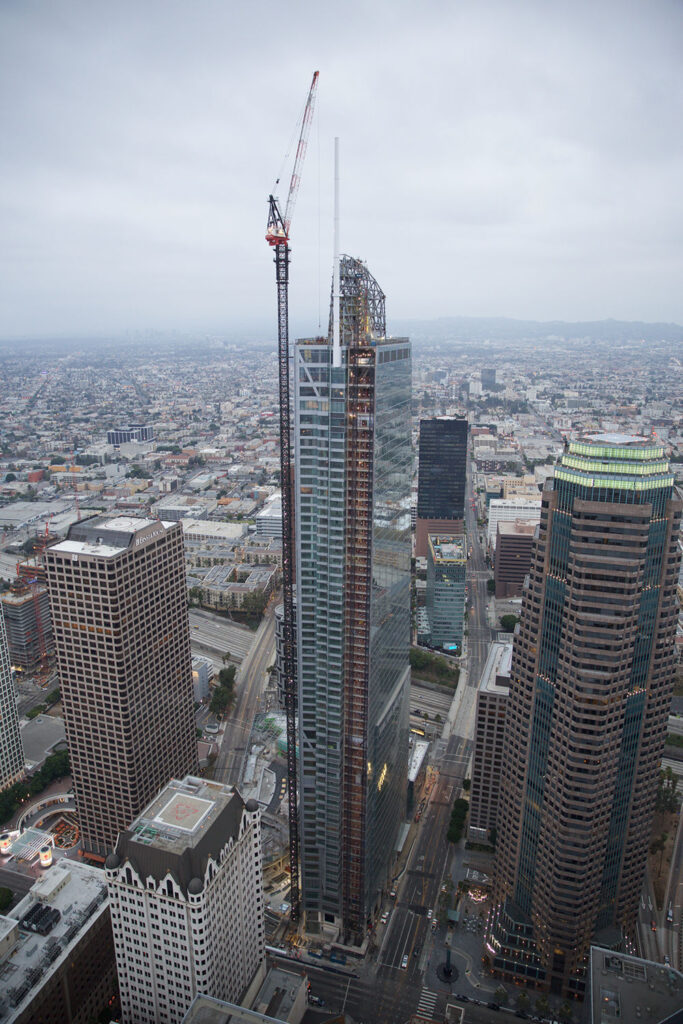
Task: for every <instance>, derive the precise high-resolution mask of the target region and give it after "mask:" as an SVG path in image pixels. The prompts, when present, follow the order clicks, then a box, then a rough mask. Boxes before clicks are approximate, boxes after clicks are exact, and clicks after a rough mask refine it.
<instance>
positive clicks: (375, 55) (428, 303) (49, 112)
mask: <svg viewBox="0 0 683 1024" xmlns="http://www.w3.org/2000/svg"><path fill="white" fill-rule="evenodd" d="M682 21H683V14H682V8H681V6H680V5H679V4H677V3H675V2H667V0H662V2H659V3H658V4H656V5H653V4H647V3H645V2H644V0H643V2H632V3H629V2H628V0H625V2H622V0H619V2H617V0H614V2H607V0H603V2H601V0H594V2H591V3H589V2H576V3H573V4H571V5H559V4H547V3H544V2H541V0H538V2H533V0H527V2H523V0H522V2H519V3H515V4H510V3H505V2H502V0H501V2H486V0H484V2H475V0H461V2H459V3H455V2H452V0H448V2H431V3H430V2H427V3H424V4H421V5H419V7H418V6H417V5H415V4H412V3H408V2H401V0H396V2H382V0H375V2H373V3H372V4H368V3H361V2H350V3H347V4H345V5H331V4H313V3H304V2H298V3H297V2H294V3H290V4H288V5H282V4H276V3H273V2H267V0H264V2H261V3H259V4H251V5H247V4H242V5H237V4H227V3H224V2H219V0H199V2H197V3H195V4H189V3H187V2H179V0H178V2H173V0H171V2H168V0H167V2H163V3H162V2H161V0H148V2H146V3H145V4H139V3H134V2H132V0H120V2H118V3H117V4H106V3H104V0H61V2H60V3H59V4H53V3H50V2H48V0H42V2H31V0H26V2H23V3H19V2H8V3H6V4H4V5H3V6H2V7H1V8H0V95H1V96H2V97H3V100H2V107H0V131H1V132H2V138H3V147H2V151H1V152H0V174H1V175H2V180H3V189H2V191H1V192H0V231H1V233H2V238H3V246H2V249H1V250H0V333H2V334H3V335H4V336H9V335H11V334H12V333H17V334H32V333H58V334H63V333H69V332H75V333H76V332H77V333H81V332H84V331H85V332H87V331H92V332H97V333H101V332H107V333H115V332H116V331H119V330H125V329H129V328H133V329H134V328H144V327H156V328H177V329H180V330H194V329H204V328H208V327H211V328H215V329H220V328H222V329H225V330H233V329H239V328H240V326H242V325H249V326H252V327H253V326H257V327H260V326H261V325H263V328H264V330H267V331H271V332H272V333H274V331H275V323H274V315H273V307H274V294H273V292H274V289H273V281H272V276H273V275H272V265H271V261H270V258H269V253H268V251H267V247H266V245H265V242H264V238H263V235H264V229H265V219H266V198H267V195H268V192H269V190H270V189H271V188H272V187H273V181H274V179H275V177H276V175H277V172H278V169H279V167H280V165H281V161H282V155H283V153H284V151H285V149H286V147H287V143H288V140H290V138H291V136H292V130H293V128H294V124H295V121H296V117H297V115H298V114H299V113H300V111H301V108H302V106H303V102H304V99H305V94H306V90H307V88H308V84H309V82H310V76H311V73H312V71H313V70H314V69H315V68H319V69H320V72H321V77H320V89H319V105H318V112H317V115H316V123H315V125H314V128H313V132H312V134H311V140H310V144H309V152H308V157H307V163H306V167H305V171H304V180H303V185H302V189H301V193H300V198H299V205H298V208H297V212H296V218H295V222H294V231H293V262H292V285H291V289H292V291H291V295H292V315H293V318H294V319H295V320H296V322H297V323H301V324H306V323H310V329H315V327H316V324H317V317H318V307H319V306H321V307H322V308H323V309H325V308H326V306H327V293H328V287H329V284H328V282H329V268H330V262H331V177H332V175H331V165H332V139H333V137H334V136H335V135H339V136H341V139H342V241H343V248H344V249H345V251H349V252H352V253H354V254H357V255H359V256H361V257H363V258H365V259H367V260H368V263H369V265H370V267H371V269H372V270H373V272H374V273H375V275H376V276H377V278H378V280H379V281H380V283H381V285H382V287H383V288H384V290H385V291H386V293H387V298H388V310H389V312H390V315H392V314H393V315H394V316H396V317H399V316H400V317H410V316H416V317H417V316H419V317H425V316H430V315H433V316H443V315H456V314H472V313H487V314H492V315H495V314H499V315H504V314H511V315H516V316H523V317H539V318H553V317H565V318H576V319H579V318H584V317H586V318H592V317H602V316H615V317H625V318H634V319H636V318H638V319H657V320H668V319H677V320H679V321H681V320H683V299H682V298H681V290H680V280H681V270H682V267H681V255H680V247H679V246H678V244H677V240H678V238H680V231H681V219H682V218H681V204H680V180H681V171H682V170H683V151H682V150H683V142H682V140H681V133H680V124H681V113H682V110H681V108H682V106H683V88H682V85H681V66H683V62H681V52H680V39H681V38H682V35H681V27H682V25H681V23H682ZM280 187H281V193H282V195H283V196H284V191H285V187H286V185H285V182H284V181H283V183H282V184H281V186H280ZM325 319H326V317H325V316H323V321H324V320H325Z"/></svg>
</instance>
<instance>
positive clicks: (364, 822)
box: [294, 256, 411, 941]
mask: <svg viewBox="0 0 683 1024" xmlns="http://www.w3.org/2000/svg"><path fill="white" fill-rule="evenodd" d="M339 303H340V306H339V315H340V343H341V346H340V347H341V353H340V359H339V360H338V362H339V365H333V363H334V360H333V344H332V331H330V337H329V338H314V339H311V340H303V341H299V342H297V343H296V345H295V347H294V374H295V389H296V390H295V394H296V401H295V409H296V413H295V416H296V420H295V451H296V478H295V487H296V499H295V500H296V558H297V562H296V574H297V580H296V595H297V596H296V600H297V662H298V686H299V689H298V713H299V799H300V829H301V881H302V907H303V910H304V913H305V917H306V928H307V930H308V931H309V932H327V933H329V934H333V933H336V934H339V935H341V936H342V937H343V938H345V939H347V940H348V941H354V939H356V940H360V939H361V938H362V937H363V935H364V934H365V931H366V926H367V921H368V918H369V916H370V915H371V914H372V911H373V907H374V906H375V904H376V903H377V901H378V899H379V897H380V894H381V890H382V888H383V887H385V886H386V883H387V879H388V872H389V869H390V867H391V863H392V859H393V855H394V849H395V845H396V839H397V836H398V831H399V827H400V824H401V821H402V820H403V816H404V811H405V794H406V785H407V782H406V778H407V762H408V689H409V681H410V671H409V663H408V650H409V645H410V555H411V538H410V477H411V441H410V397H411V353H410V343H409V341H408V340H407V339H405V338H399V339H395V338H394V339H392V338H387V337H386V336H385V334H386V329H385V311H384V295H383V294H382V292H381V290H380V288H379V286H378V285H377V282H376V281H375V280H374V278H373V277H372V276H371V275H370V273H369V272H368V270H367V268H366V267H365V265H364V264H363V263H361V262H359V261H358V260H355V259H351V258H350V257H347V256H344V257H342V259H341V265H340V299H339Z"/></svg>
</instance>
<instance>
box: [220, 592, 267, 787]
mask: <svg viewBox="0 0 683 1024" xmlns="http://www.w3.org/2000/svg"><path fill="white" fill-rule="evenodd" d="M276 604H277V598H276V597H272V598H271V600H270V602H269V603H268V607H267V608H266V610H265V612H264V615H263V620H262V621H261V625H260V626H259V628H258V629H257V631H256V633H255V634H252V635H253V636H254V641H253V644H252V645H251V647H250V649H249V652H248V654H247V655H246V657H245V658H244V660H243V661H242V664H241V665H240V667H239V669H238V672H237V677H236V680H235V692H236V695H237V699H236V701H235V705H234V707H233V709H232V711H231V713H230V717H229V718H228V719H227V721H226V726H225V731H224V733H223V737H222V740H221V747H220V752H219V754H218V757H217V758H216V764H215V767H214V778H215V779H217V780H219V781H220V782H225V783H227V784H228V785H231V786H237V785H239V783H240V779H241V774H242V765H243V763H244V758H245V752H246V746H247V743H248V741H249V735H250V733H251V727H252V724H253V722H254V716H255V714H256V712H257V711H258V706H259V701H260V698H261V694H262V692H263V689H264V684H265V680H266V669H267V668H268V666H269V665H270V664H271V662H272V661H273V655H274V650H275V606H276Z"/></svg>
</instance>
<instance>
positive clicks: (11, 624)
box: [0, 582, 54, 673]
mask: <svg viewBox="0 0 683 1024" xmlns="http://www.w3.org/2000/svg"><path fill="white" fill-rule="evenodd" d="M0 603H2V610H3V612H4V614H5V628H6V630H7V643H8V645H9V655H10V660H11V662H12V665H13V666H14V667H15V668H20V669H22V670H23V671H24V672H28V673H33V672H35V671H36V670H37V669H38V668H39V666H40V664H41V661H42V660H43V658H44V656H45V655H46V654H52V652H53V646H54V645H53V640H52V619H51V617H50V600H49V598H48V596H47V588H46V587H44V586H42V585H41V584H40V583H37V582H36V583H34V584H32V585H28V584H24V585H22V584H19V585H18V586H16V587H14V588H13V589H12V590H8V591H7V592H6V593H4V594H3V595H2V598H0Z"/></svg>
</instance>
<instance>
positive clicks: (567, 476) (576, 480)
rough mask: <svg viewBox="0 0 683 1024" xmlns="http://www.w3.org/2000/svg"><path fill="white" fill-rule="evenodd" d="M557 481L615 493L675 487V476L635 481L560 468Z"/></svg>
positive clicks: (556, 475)
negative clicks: (608, 489)
mask: <svg viewBox="0 0 683 1024" xmlns="http://www.w3.org/2000/svg"><path fill="white" fill-rule="evenodd" d="M555 479H556V480H566V481H567V482H568V483H571V484H581V485H582V486H583V487H606V488H610V487H611V488H612V489H613V490H615V491H655V490H657V491H658V490H660V489H661V488H665V487H673V482H674V478H673V475H669V476H657V477H648V479H647V480H633V479H627V478H624V477H618V476H612V475H608V474H605V475H604V476H597V477H593V476H588V475H587V474H584V473H581V472H576V471H575V470H571V469H564V468H562V467H558V468H557V469H556V470H555Z"/></svg>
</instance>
